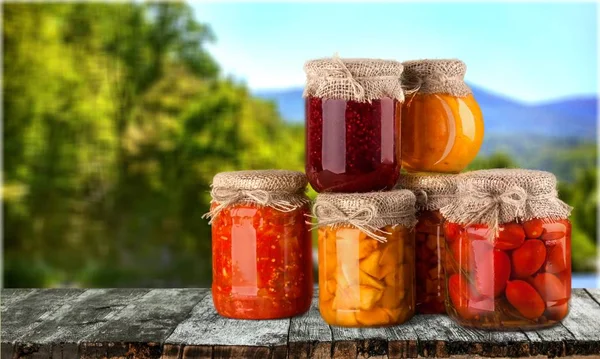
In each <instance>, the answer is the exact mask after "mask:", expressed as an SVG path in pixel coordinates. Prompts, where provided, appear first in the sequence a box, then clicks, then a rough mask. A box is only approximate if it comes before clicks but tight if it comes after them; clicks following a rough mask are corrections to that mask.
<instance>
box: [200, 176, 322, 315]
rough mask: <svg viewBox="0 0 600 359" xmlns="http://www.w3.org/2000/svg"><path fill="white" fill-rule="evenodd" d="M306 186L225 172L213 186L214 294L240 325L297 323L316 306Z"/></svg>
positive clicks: (296, 180) (290, 179) (301, 181)
mask: <svg viewBox="0 0 600 359" xmlns="http://www.w3.org/2000/svg"><path fill="white" fill-rule="evenodd" d="M306 185H307V180H306V177H305V175H304V174H303V173H301V172H295V171H284V170H263V171H239V172H222V173H219V174H217V175H216V176H215V177H214V179H213V183H212V191H211V196H212V202H211V203H212V206H211V212H210V213H209V216H210V217H211V224H212V266H213V282H212V294H213V302H214V305H215V309H216V310H217V312H218V313H219V314H221V315H222V316H224V317H228V318H235V319H274V318H287V317H292V316H295V315H298V314H301V313H304V312H305V311H307V310H308V308H309V306H310V302H311V299H312V291H313V276H312V252H311V247H312V246H311V235H310V227H309V226H308V224H307V223H306V218H305V216H306V215H308V214H309V211H310V208H309V205H308V203H309V200H308V198H307V197H306V195H305V190H306Z"/></svg>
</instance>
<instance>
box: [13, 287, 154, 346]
mask: <svg viewBox="0 0 600 359" xmlns="http://www.w3.org/2000/svg"><path fill="white" fill-rule="evenodd" d="M149 291H150V290H149V289H90V290H88V291H86V292H85V293H83V294H82V295H80V296H79V297H77V298H75V299H74V300H72V301H71V302H69V303H65V304H64V305H63V306H62V307H61V308H59V309H58V310H56V311H55V312H54V313H52V314H51V315H50V316H49V317H48V319H47V320H46V321H45V322H44V323H43V324H41V325H39V326H38V327H37V328H35V329H34V330H32V331H31V332H29V333H28V334H26V335H25V336H23V337H22V338H21V339H20V340H19V341H20V342H22V343H34V344H46V343H80V342H81V341H82V340H83V339H84V338H85V337H87V336H90V335H92V334H94V333H95V332H97V331H98V330H99V329H100V328H101V327H102V326H104V325H105V324H106V323H107V322H108V321H109V320H110V319H111V318H112V317H113V316H115V315H117V314H118V312H120V311H121V310H123V309H124V308H125V307H127V305H129V303H131V302H134V301H135V300H136V299H137V298H139V297H142V296H143V295H145V294H147V293H148V292H149Z"/></svg>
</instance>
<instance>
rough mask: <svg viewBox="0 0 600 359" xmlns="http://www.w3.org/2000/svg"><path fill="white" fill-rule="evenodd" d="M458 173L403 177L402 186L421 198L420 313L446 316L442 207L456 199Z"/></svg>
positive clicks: (418, 234) (417, 269) (417, 271)
mask: <svg viewBox="0 0 600 359" xmlns="http://www.w3.org/2000/svg"><path fill="white" fill-rule="evenodd" d="M457 176H458V175H454V174H403V175H402V176H401V177H400V181H399V182H398V187H399V188H403V189H407V190H410V191H412V192H413V193H414V194H415V196H416V197H417V204H416V207H417V225H416V226H415V234H416V245H415V252H416V260H417V263H416V266H415V276H416V279H417V287H416V311H417V313H420V314H442V313H446V307H445V305H444V300H445V299H446V292H445V288H446V283H445V282H446V281H445V277H444V266H443V261H444V260H445V258H446V256H445V250H446V244H445V239H444V229H443V227H442V224H443V217H442V215H441V214H440V208H442V207H444V206H447V205H448V204H450V203H452V201H454V200H455V198H456V177H457Z"/></svg>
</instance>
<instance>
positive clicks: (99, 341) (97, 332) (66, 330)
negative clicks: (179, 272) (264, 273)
mask: <svg viewBox="0 0 600 359" xmlns="http://www.w3.org/2000/svg"><path fill="white" fill-rule="evenodd" d="M1 320H2V352H1V354H2V358H11V357H12V358H18V357H28V358H44V359H49V358H52V359H54V358H77V357H129V358H150V357H151V358H159V357H162V358H244V357H251V358H261V359H262V358H286V357H289V358H331V357H334V358H357V357H358V358H369V357H371V358H402V357H417V356H425V357H448V356H454V355H461V356H462V357H466V358H468V357H472V356H473V355H475V354H477V355H481V356H492V357H519V356H530V355H531V356H535V355H541V356H549V357H554V356H580V355H590V356H592V357H597V358H600V290H598V289H594V290H584V289H575V290H574V291H573V297H572V300H571V312H570V314H569V316H568V318H567V319H566V320H565V321H564V322H563V323H562V324H560V325H557V326H554V327H552V328H549V329H544V330H538V331H514V332H486V331H479V330H472V329H466V328H462V327H459V326H458V325H456V324H454V323H453V322H452V321H451V320H450V319H449V318H448V317H446V316H442V315H419V316H415V317H414V318H413V319H412V320H411V321H409V322H408V323H407V324H405V325H400V326H397V327H392V328H379V329H347V328H338V327H331V326H328V325H327V324H325V323H324V322H323V321H322V320H321V317H320V316H319V312H318V308H317V302H316V300H313V305H312V307H311V309H310V311H309V312H308V313H306V314H305V315H303V316H299V317H296V318H292V319H284V320H268V321H241V320H230V319H225V318H222V317H220V316H219V315H218V314H217V313H216V312H215V311H214V309H213V305H212V296H211V294H210V290H209V289H88V290H86V289H4V290H2V317H1Z"/></svg>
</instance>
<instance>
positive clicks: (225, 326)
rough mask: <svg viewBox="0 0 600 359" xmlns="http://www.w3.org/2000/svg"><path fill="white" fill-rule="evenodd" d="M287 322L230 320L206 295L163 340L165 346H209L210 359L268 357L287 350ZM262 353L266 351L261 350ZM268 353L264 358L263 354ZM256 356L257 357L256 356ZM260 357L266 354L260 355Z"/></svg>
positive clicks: (209, 295) (282, 320)
mask: <svg viewBox="0 0 600 359" xmlns="http://www.w3.org/2000/svg"><path fill="white" fill-rule="evenodd" d="M289 327H290V320H289V319H280V320H260V321H259V320H233V319H227V318H223V317H221V316H220V315H219V314H217V312H216V311H215V309H214V307H213V304H212V295H211V294H208V295H207V296H206V297H204V299H202V300H201V301H200V303H198V304H197V305H196V306H195V307H194V309H193V310H192V313H191V315H190V316H189V317H188V318H187V319H186V320H184V321H183V322H181V323H180V324H179V325H178V326H177V328H175V330H174V331H173V333H172V334H171V335H170V336H169V337H168V338H167V339H166V343H167V344H178V345H181V346H182V347H183V350H184V357H186V356H185V354H186V353H185V348H186V347H187V346H195V347H198V348H195V350H196V351H198V350H202V351H203V352H206V351H208V350H209V348H211V347H213V351H212V355H213V358H217V357H226V355H230V354H231V355H233V354H235V355H238V354H239V355H241V354H240V353H243V354H244V355H248V356H250V357H253V356H254V355H261V356H260V357H263V358H269V357H272V356H273V355H274V354H277V353H281V349H280V348H281V347H287V339H288V330H289ZM265 350H266V351H265ZM267 352H268V355H267V354H265V353H267ZM256 353H258V354H256ZM262 355H267V356H266V357H265V356H262Z"/></svg>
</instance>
